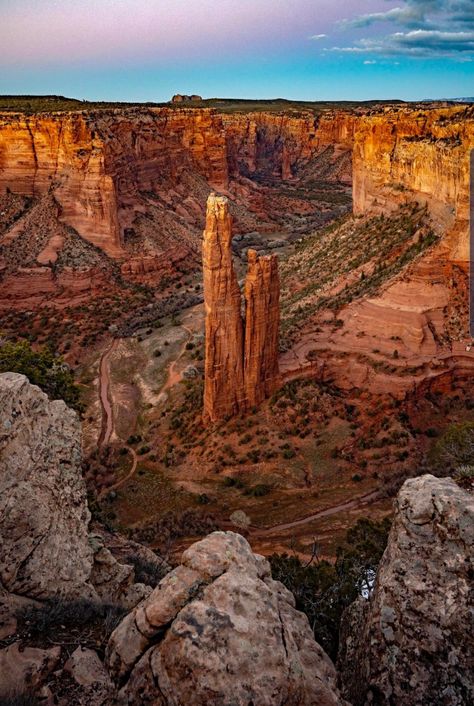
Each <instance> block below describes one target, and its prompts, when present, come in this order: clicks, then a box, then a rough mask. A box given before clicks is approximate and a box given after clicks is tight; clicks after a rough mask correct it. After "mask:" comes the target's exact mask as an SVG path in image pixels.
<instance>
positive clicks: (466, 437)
mask: <svg viewBox="0 0 474 706" xmlns="http://www.w3.org/2000/svg"><path fill="white" fill-rule="evenodd" d="M430 456H431V460H432V462H433V463H434V465H435V466H437V467H438V469H439V470H440V471H443V472H444V471H446V472H447V473H449V472H450V471H452V470H453V469H455V468H457V467H458V466H463V465H466V466H470V465H473V464H474V422H462V423H461V424H452V425H451V426H450V427H448V429H447V430H446V431H445V432H444V434H442V436H440V437H439V439H438V440H437V441H436V443H435V445H434V446H433V448H432V450H431V453H430Z"/></svg>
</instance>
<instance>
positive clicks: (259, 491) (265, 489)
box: [247, 483, 272, 498]
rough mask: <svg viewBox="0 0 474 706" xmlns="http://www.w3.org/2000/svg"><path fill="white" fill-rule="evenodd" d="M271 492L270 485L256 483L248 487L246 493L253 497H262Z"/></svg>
mask: <svg viewBox="0 0 474 706" xmlns="http://www.w3.org/2000/svg"><path fill="white" fill-rule="evenodd" d="M271 492H272V488H271V486H270V485H267V484H266V483H258V484H257V485H254V486H253V488H249V489H248V491H247V495H251V496H253V497H254V498H263V497H264V496H265V495H268V494H269V493H271Z"/></svg>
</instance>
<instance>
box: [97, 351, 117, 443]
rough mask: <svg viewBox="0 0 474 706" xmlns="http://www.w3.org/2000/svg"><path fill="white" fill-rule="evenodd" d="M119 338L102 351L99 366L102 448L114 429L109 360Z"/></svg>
mask: <svg viewBox="0 0 474 706" xmlns="http://www.w3.org/2000/svg"><path fill="white" fill-rule="evenodd" d="M118 343H119V341H118V338H114V339H113V340H112V342H111V344H110V346H109V347H108V348H107V349H106V350H105V351H104V352H103V353H102V356H101V359H100V366H99V397H100V404H101V406H102V424H101V429H100V435H99V441H98V446H99V448H102V447H103V446H107V444H108V443H109V442H110V437H111V436H112V432H113V430H114V416H113V410H112V403H111V399H110V368H109V361H110V357H111V355H112V353H113V352H114V351H115V349H116V348H117V346H118Z"/></svg>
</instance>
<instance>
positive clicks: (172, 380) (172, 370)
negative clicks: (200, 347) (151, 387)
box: [161, 324, 194, 392]
mask: <svg viewBox="0 0 474 706" xmlns="http://www.w3.org/2000/svg"><path fill="white" fill-rule="evenodd" d="M181 328H183V329H184V330H185V331H187V333H188V337H187V339H186V340H185V342H184V343H183V345H182V347H181V350H180V352H179V355H178V357H177V358H175V359H174V360H173V362H172V363H171V365H170V367H169V368H168V379H167V381H166V382H165V384H164V385H163V387H162V388H161V392H166V390H169V389H170V387H173V385H176V383H177V382H179V381H180V380H181V377H182V375H181V373H177V372H176V364H177V363H179V361H180V360H181V358H182V357H183V355H184V353H185V351H186V346H187V344H188V343H189V341H190V340H191V338H192V337H193V335H194V332H193V331H191V329H190V328H188V327H187V326H185V325H184V324H181Z"/></svg>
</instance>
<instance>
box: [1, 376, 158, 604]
mask: <svg viewBox="0 0 474 706" xmlns="http://www.w3.org/2000/svg"><path fill="white" fill-rule="evenodd" d="M89 522H90V512H89V509H88V506H87V494H86V486H85V482H84V479H83V477H82V471H81V424H80V421H79V418H78V417H77V415H76V413H75V412H74V411H73V410H71V409H69V408H68V407H67V406H66V405H65V403H64V402H62V401H60V400H56V401H54V402H52V401H51V400H49V399H48V397H47V396H46V395H45V394H44V392H42V391H41V390H40V389H39V388H38V387H36V386H35V385H32V384H31V383H30V382H29V381H28V379H27V378H26V377H25V376H24V375H18V374H17V373H3V374H1V375H0V589H4V590H3V591H2V590H0V594H1V600H0V603H2V604H3V610H6V604H8V602H9V601H8V595H9V594H15V595H16V596H24V597H28V598H34V599H40V600H42V599H47V598H53V597H56V596H60V597H61V598H64V599H75V598H83V599H90V600H93V601H96V602H106V603H120V604H121V605H123V606H124V607H125V608H126V609H128V610H130V609H131V608H133V607H134V606H135V605H137V603H138V602H139V601H140V600H142V599H143V598H144V597H145V596H147V595H148V594H149V593H150V592H151V588H150V587H149V586H145V585H143V584H141V583H134V580H135V571H134V568H133V566H130V565H128V564H127V563H124V564H122V563H121V562H119V561H117V560H116V558H115V556H114V555H113V553H112V552H111V551H110V550H109V548H108V547H107V546H105V539H108V540H110V536H107V535H106V533H104V536H102V535H101V534H100V533H99V530H98V528H97V531H96V532H95V533H94V534H92V533H91V532H90V527H89ZM114 544H115V545H117V544H120V541H119V538H116V539H115V541H114ZM121 544H123V545H124V546H125V550H126V549H128V554H130V555H137V554H138V553H139V554H140V556H142V558H143V555H145V558H146V560H147V563H148V564H150V565H152V564H153V563H154V564H156V565H158V566H159V565H160V564H161V563H162V562H161V561H160V560H159V559H158V558H157V557H156V556H155V555H154V554H153V552H151V551H150V550H146V549H145V548H144V547H138V545H135V543H133V542H129V541H126V540H121ZM125 550H124V551H125ZM119 554H120V551H119Z"/></svg>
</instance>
